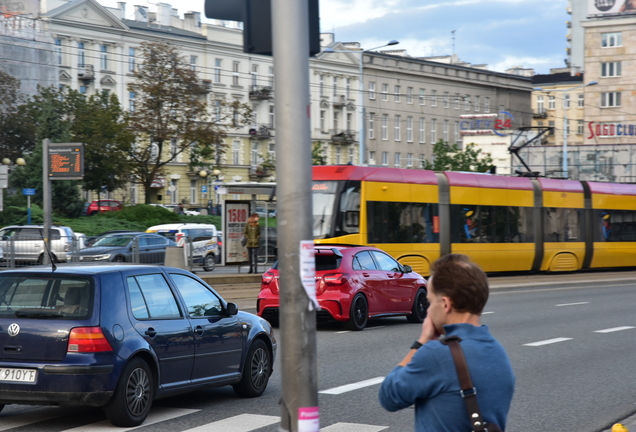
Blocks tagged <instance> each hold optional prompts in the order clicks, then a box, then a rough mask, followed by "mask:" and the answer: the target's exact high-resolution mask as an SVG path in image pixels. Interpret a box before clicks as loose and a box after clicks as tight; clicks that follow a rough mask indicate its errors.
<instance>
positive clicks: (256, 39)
mask: <svg viewBox="0 0 636 432" xmlns="http://www.w3.org/2000/svg"><path fill="white" fill-rule="evenodd" d="M306 1H308V6H309V47H308V48H309V55H310V56H313V55H316V54H318V53H319V52H320V20H319V6H318V0H306ZM205 16H206V17H207V18H212V19H220V20H229V21H242V22H243V52H246V53H252V54H263V55H272V53H273V45H272V3H271V0H205Z"/></svg>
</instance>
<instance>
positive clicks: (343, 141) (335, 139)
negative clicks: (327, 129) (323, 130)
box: [331, 131, 356, 145]
mask: <svg viewBox="0 0 636 432" xmlns="http://www.w3.org/2000/svg"><path fill="white" fill-rule="evenodd" d="M355 138H356V137H355V134H354V133H353V132H350V131H342V132H339V133H335V134H333V135H331V142H332V143H334V144H340V145H348V144H353V143H354V142H356V139H355Z"/></svg>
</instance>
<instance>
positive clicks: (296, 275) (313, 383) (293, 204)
mask: <svg viewBox="0 0 636 432" xmlns="http://www.w3.org/2000/svg"><path fill="white" fill-rule="evenodd" d="M308 21H309V20H308V1H307V0H305V1H299V0H272V31H273V34H272V35H273V53H274V71H275V73H274V78H275V81H274V86H275V87H274V91H275V97H276V105H275V116H276V117H275V122H276V125H275V126H276V146H277V148H276V155H277V158H276V175H277V177H278V179H277V180H278V181H277V187H276V195H277V201H278V208H277V212H278V213H277V217H278V227H279V230H278V233H279V244H278V246H279V254H278V256H279V271H280V345H281V371H282V390H283V395H282V401H281V405H282V406H281V425H280V430H281V431H286V432H288V431H289V432H299V431H302V432H319V430H320V429H319V423H320V422H319V414H318V384H317V372H316V311H315V308H314V307H313V303H312V301H311V300H310V298H309V296H308V294H307V292H306V291H305V290H304V289H303V285H302V279H301V277H302V278H305V280H307V276H308V275H307V274H304V273H307V271H306V269H303V268H301V242H303V241H307V240H311V239H312V238H313V234H312V201H311V136H310V127H311V126H310V119H309V113H310V106H309V56H308V51H309V33H308V31H307V29H308V26H309V23H308ZM311 252H313V246H312V247H311ZM312 261H313V260H312ZM312 264H313V263H312ZM311 270H313V268H312V269H311ZM313 289H315V282H314V286H313Z"/></svg>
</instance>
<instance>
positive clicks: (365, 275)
mask: <svg viewBox="0 0 636 432" xmlns="http://www.w3.org/2000/svg"><path fill="white" fill-rule="evenodd" d="M362 276H364V277H369V276H371V275H370V274H369V273H362Z"/></svg>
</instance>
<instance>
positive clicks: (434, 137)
mask: <svg viewBox="0 0 636 432" xmlns="http://www.w3.org/2000/svg"><path fill="white" fill-rule="evenodd" d="M431 142H432V143H433V144H435V143H436V142H437V120H436V119H431Z"/></svg>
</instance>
